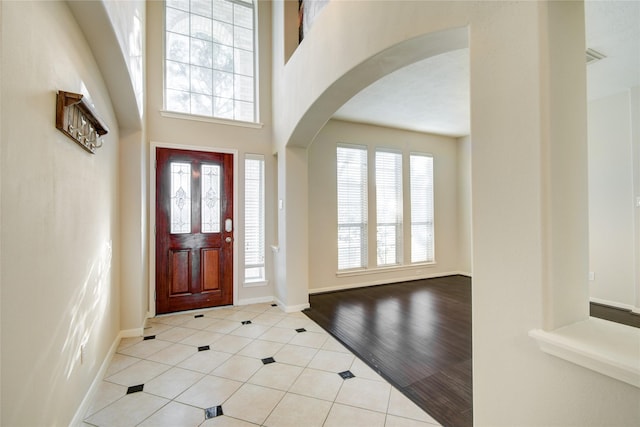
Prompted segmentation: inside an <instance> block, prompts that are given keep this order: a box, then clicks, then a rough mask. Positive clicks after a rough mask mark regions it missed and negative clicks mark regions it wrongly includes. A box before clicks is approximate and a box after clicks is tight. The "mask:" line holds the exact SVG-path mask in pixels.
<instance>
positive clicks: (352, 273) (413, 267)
mask: <svg viewBox="0 0 640 427" xmlns="http://www.w3.org/2000/svg"><path fill="white" fill-rule="evenodd" d="M436 265H437V263H436V262H435V261H434V262H423V263H418V264H409V265H393V266H390V267H376V268H366V269H361V270H345V271H338V272H336V277H350V276H366V275H368V274H382V273H388V272H393V271H404V270H420V269H421V268H433V267H435V266H436ZM417 273H419V271H417Z"/></svg>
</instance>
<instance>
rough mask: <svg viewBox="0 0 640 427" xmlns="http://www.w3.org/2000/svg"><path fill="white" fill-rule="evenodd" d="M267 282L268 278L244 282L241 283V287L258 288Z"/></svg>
mask: <svg viewBox="0 0 640 427" xmlns="http://www.w3.org/2000/svg"><path fill="white" fill-rule="evenodd" d="M268 284H269V281H268V280H256V281H254V282H244V283H242V287H243V288H258V287H260V286H267V285H268Z"/></svg>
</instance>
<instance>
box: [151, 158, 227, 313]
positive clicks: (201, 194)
mask: <svg viewBox="0 0 640 427" xmlns="http://www.w3.org/2000/svg"><path fill="white" fill-rule="evenodd" d="M156 169H157V170H156V313H157V314H162V313H170V312H174V311H183V310H193V309H198V308H205V307H214V306H220V305H229V304H233V226H234V220H233V155H232V154H224V153H209V152H200V151H189V150H174V149H168V148H157V149H156Z"/></svg>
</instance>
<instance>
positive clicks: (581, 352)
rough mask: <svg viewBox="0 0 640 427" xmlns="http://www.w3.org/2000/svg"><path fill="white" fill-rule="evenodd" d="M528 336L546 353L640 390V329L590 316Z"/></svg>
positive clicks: (536, 331)
mask: <svg viewBox="0 0 640 427" xmlns="http://www.w3.org/2000/svg"><path fill="white" fill-rule="evenodd" d="M529 336H531V337H532V338H534V339H535V340H536V341H537V342H538V346H539V347H540V350H542V351H543V352H545V353H547V354H551V355H553V356H556V357H559V358H561V359H564V360H567V361H569V362H571V363H575V364H577V365H580V366H582V367H585V368H587V369H591V370H593V371H596V372H599V373H601V374H603V375H606V376H608V377H611V378H615V379H617V380H620V381H623V382H625V383H627V384H631V385H633V386H634V387H638V388H640V329H638V328H633V327H631V326H626V325H621V324H618V323H614V322H609V321H607V320H602V319H597V318H593V317H590V318H589V319H587V320H583V321H581V322H577V323H574V324H572V325H569V326H565V327H562V328H558V329H556V330H554V331H550V332H547V331H543V330H540V329H534V330H532V331H530V332H529Z"/></svg>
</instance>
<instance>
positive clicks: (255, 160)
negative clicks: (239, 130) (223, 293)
mask: <svg viewBox="0 0 640 427" xmlns="http://www.w3.org/2000/svg"><path fill="white" fill-rule="evenodd" d="M244 163H245V181H244V182H245V189H244V197H245V224H244V230H245V231H244V241H245V281H257V280H264V278H265V276H264V256H265V225H264V224H265V223H264V215H265V214H264V210H265V208H264V206H265V199H264V158H263V157H262V156H250V157H247V158H246V159H245V162H244Z"/></svg>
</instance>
